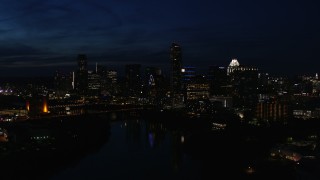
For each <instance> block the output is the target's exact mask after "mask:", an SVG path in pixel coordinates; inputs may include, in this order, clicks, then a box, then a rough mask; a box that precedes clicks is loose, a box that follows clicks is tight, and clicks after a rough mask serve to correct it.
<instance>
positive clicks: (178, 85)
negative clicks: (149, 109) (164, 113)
mask: <svg viewBox="0 0 320 180" xmlns="http://www.w3.org/2000/svg"><path fill="white" fill-rule="evenodd" d="M170 61H171V68H170V99H171V106H172V107H176V106H181V105H182V104H183V101H184V98H183V91H182V89H183V87H182V72H181V71H182V52H181V47H180V45H178V44H176V43H172V44H171V47H170Z"/></svg>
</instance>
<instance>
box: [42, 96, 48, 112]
mask: <svg viewBox="0 0 320 180" xmlns="http://www.w3.org/2000/svg"><path fill="white" fill-rule="evenodd" d="M42 111H43V112H44V113H47V112H48V104H47V100H46V99H45V98H43V109H42Z"/></svg>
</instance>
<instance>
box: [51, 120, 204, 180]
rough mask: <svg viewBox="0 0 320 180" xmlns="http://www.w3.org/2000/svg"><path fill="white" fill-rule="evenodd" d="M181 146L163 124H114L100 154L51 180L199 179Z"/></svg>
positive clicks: (141, 122) (130, 122) (197, 171)
mask: <svg viewBox="0 0 320 180" xmlns="http://www.w3.org/2000/svg"><path fill="white" fill-rule="evenodd" d="M157 125H158V126H159V127H156V128H158V129H155V126H157ZM146 126H149V127H148V128H147V127H146ZM152 127H153V128H154V129H153V131H152V130H150V128H152ZM181 145H182V142H181V141H180V142H179V141H177V135H176V134H173V133H172V132H168V131H166V130H165V128H164V127H162V128H161V124H151V125H150V124H147V123H146V121H145V120H141V119H137V120H136V119H131V120H125V121H116V122H111V129H110V137H109V140H108V142H106V143H105V144H104V145H103V147H102V148H101V149H100V150H99V151H98V152H97V153H95V154H91V155H89V156H87V157H85V158H84V159H82V160H81V161H80V162H79V164H77V165H76V166H74V167H71V168H68V169H66V170H64V171H62V172H60V173H58V174H57V175H55V176H53V178H51V179H70V178H72V179H73V178H75V179H107V178H108V179H168V178H169V179H170V178H178V179H199V178H200V172H199V167H197V164H196V163H195V162H194V161H193V160H192V159H191V158H190V157H189V156H187V155H186V154H184V152H183V151H182V150H181V147H180V146H181Z"/></svg>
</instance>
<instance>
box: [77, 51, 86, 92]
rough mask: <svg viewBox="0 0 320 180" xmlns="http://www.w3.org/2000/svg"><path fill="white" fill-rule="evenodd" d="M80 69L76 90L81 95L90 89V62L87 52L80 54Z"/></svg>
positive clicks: (78, 70)
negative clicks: (88, 61)
mask: <svg viewBox="0 0 320 180" xmlns="http://www.w3.org/2000/svg"><path fill="white" fill-rule="evenodd" d="M77 60H78V69H77V74H76V83H75V85H76V86H75V88H76V91H77V92H78V93H79V94H80V95H85V94H86V93H87V90H88V68H87V66H88V63H87V56H86V55H85V54H79V55H78V59H77Z"/></svg>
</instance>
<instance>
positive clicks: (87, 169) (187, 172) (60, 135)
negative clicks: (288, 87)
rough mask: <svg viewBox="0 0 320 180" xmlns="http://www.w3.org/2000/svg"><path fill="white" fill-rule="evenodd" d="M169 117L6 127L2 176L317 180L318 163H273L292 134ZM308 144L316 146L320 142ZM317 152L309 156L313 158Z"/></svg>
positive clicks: (89, 118)
mask: <svg viewBox="0 0 320 180" xmlns="http://www.w3.org/2000/svg"><path fill="white" fill-rule="evenodd" d="M172 115H173V114H166V115H163V114H161V113H158V114H155V113H154V112H152V113H146V114H141V113H140V112H131V113H129V112H126V113H123V112H117V113H106V114H100V115H84V116H75V117H69V118H57V119H53V120H48V119H47V120H43V121H41V120H36V121H31V122H22V123H17V124H15V125H10V124H6V125H5V126H4V127H2V129H3V130H4V129H5V130H6V131H5V132H6V133H7V135H8V141H3V142H1V162H2V163H1V165H0V166H1V169H2V172H3V173H2V175H3V177H6V178H7V179H52V180H58V179H214V178H218V177H219V178H221V177H223V178H222V179H226V178H232V177H238V178H245V179H264V178H265V179H269V178H277V177H284V178H292V179H299V178H300V179H301V178H302V179H306V177H308V178H309V179H317V177H319V174H318V173H317V171H316V169H317V167H319V163H318V161H317V160H314V161H312V162H311V163H310V162H307V163H306V164H304V162H303V161H301V163H302V164H299V165H298V164H296V163H293V162H292V161H290V160H286V159H285V158H284V159H281V158H280V159H277V158H271V156H270V152H272V151H271V149H272V148H274V147H277V146H276V145H277V144H279V143H284V142H285V141H283V139H286V138H287V136H289V135H291V132H286V131H284V130H282V129H281V130H278V131H277V130H275V129H269V128H267V129H257V128H252V129H251V128H248V127H242V125H238V126H237V127H231V128H226V129H216V128H214V126H212V125H211V126H210V124H211V121H210V120H208V119H201V118H189V119H187V118H185V117H184V118H182V117H180V118H179V117H176V119H175V120H171V119H169V118H168V116H172ZM216 124H217V123H214V124H213V125H216ZM228 125H230V124H228ZM228 125H227V127H228ZM222 127H224V126H222ZM290 129H292V131H294V130H297V129H294V128H292V127H291V128H290ZM314 132H319V131H318V129H317V128H314V129H311V128H310V130H309V131H304V133H303V134H300V135H301V136H300V137H308V136H306V135H307V134H313V133H314ZM296 134H299V133H297V132H296ZM296 137H298V136H296ZM296 137H294V138H291V139H289V140H288V141H290V143H291V145H296V144H299V143H297V142H296V141H294V140H293V139H295V138H296ZM312 137H313V138H314V139H316V140H315V141H313V142H314V143H315V144H316V146H317V145H318V140H317V137H318V134H313V136H312ZM300 144H301V143H300ZM318 152H319V151H318V149H316V150H315V151H313V152H312V153H313V155H315V157H316V158H318ZM308 155H310V154H308ZM308 157H309V156H308ZM310 165H311V168H310V167H308V166H310Z"/></svg>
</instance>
